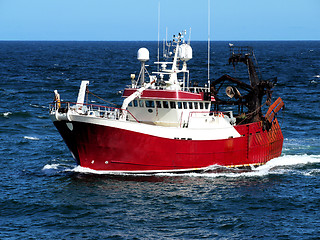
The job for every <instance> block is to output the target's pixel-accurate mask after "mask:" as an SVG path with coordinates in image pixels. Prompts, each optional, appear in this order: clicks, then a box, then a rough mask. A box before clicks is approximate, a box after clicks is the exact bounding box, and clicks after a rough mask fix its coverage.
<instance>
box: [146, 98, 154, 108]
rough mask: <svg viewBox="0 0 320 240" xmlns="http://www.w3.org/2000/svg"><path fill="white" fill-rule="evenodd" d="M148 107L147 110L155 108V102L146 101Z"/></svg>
mask: <svg viewBox="0 0 320 240" xmlns="http://www.w3.org/2000/svg"><path fill="white" fill-rule="evenodd" d="M146 107H147V108H154V101H151V100H146Z"/></svg>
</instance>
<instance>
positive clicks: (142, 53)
mask: <svg viewBox="0 0 320 240" xmlns="http://www.w3.org/2000/svg"><path fill="white" fill-rule="evenodd" d="M137 58H138V60H139V61H140V62H146V61H148V60H149V50H148V49H146V48H140V49H139V50H138V54H137Z"/></svg>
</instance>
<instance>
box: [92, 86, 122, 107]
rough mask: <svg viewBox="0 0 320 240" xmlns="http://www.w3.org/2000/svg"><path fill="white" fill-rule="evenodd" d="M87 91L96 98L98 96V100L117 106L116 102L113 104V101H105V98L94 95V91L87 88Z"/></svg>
mask: <svg viewBox="0 0 320 240" xmlns="http://www.w3.org/2000/svg"><path fill="white" fill-rule="evenodd" d="M87 93H90V94H92V95H93V96H95V97H96V98H99V99H100V100H102V101H104V102H106V103H109V104H112V105H114V106H116V107H119V105H118V104H114V103H112V102H109V101H107V100H104V99H103V98H101V97H99V96H97V95H95V94H94V93H92V92H90V91H89V89H88V88H87Z"/></svg>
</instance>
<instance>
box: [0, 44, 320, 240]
mask: <svg viewBox="0 0 320 240" xmlns="http://www.w3.org/2000/svg"><path fill="white" fill-rule="evenodd" d="M233 43H234V44H235V45H250V46H253V47H254V49H255V56H256V58H257V60H258V63H259V68H260V72H261V75H262V76H263V78H264V79H268V78H273V77H278V84H277V86H276V87H275V89H274V93H273V100H275V99H277V98H278V97H279V96H280V97H281V98H282V99H283V101H284V102H285V106H286V108H285V110H284V111H282V112H281V113H280V114H279V122H280V125H281V128H282V131H283V135H284V146H283V152H282V155H281V157H279V158H276V159H273V160H271V161H270V162H268V163H267V164H266V165H264V166H260V167H257V168H254V169H252V170H251V171H244V170H237V169H235V170H230V169H224V168H221V169H219V170H217V171H214V172H212V173H189V174H154V175H139V176H136V175H105V174H99V173H97V172H91V171H86V170H85V169H83V168H81V167H78V166H76V164H75V161H74V160H73V159H72V156H71V154H70V152H69V151H68V149H67V147H66V145H65V144H64V142H63V140H62V138H61V136H60V135H59V133H58V131H57V130H56V129H55V127H54V126H53V124H52V122H51V120H50V119H49V117H48V111H49V104H50V103H51V102H52V100H53V96H54V95H53V90H55V89H58V91H59V93H60V95H61V98H62V99H63V100H66V101H67V100H68V101H76V97H77V93H78V88H79V86H80V82H81V80H89V81H90V85H89V89H90V91H91V92H93V93H95V94H96V95H98V96H100V97H102V98H103V99H105V100H108V101H110V102H113V103H116V104H121V101H122V99H121V91H122V90H123V88H124V87H125V86H126V85H127V84H129V83H130V74H132V73H135V74H136V76H137V75H138V74H139V70H140V63H139V62H138V61H137V60H136V54H137V50H138V49H139V48H140V47H147V48H148V49H149V50H150V57H151V60H150V61H149V62H148V63H149V64H150V67H148V68H149V69H150V70H149V71H150V72H151V71H154V70H156V69H154V68H153V67H152V66H151V65H153V64H152V63H153V62H154V61H156V59H157V43H156V42H23V41H20V42H4V41H2V42H0V78H1V83H0V94H1V100H0V103H1V104H0V141H1V144H0V156H1V157H0V169H1V171H0V239H204V238H207V239H256V238H257V239H319V236H320V227H319V226H320V214H319V209H320V127H319V122H320V114H319V112H320V111H319V109H320V87H319V86H320V41H288V42H286V41H279V42H278V41H266V42H263V41H261V42H233ZM191 46H192V47H193V59H192V60H190V61H189V62H188V67H189V70H190V78H191V79H192V80H195V81H198V82H199V83H200V84H201V83H205V82H206V79H207V43H206V42H191ZM228 57H229V47H228V42H212V43H211V59H212V61H211V67H210V77H211V79H216V78H218V77H220V76H222V75H224V74H229V75H231V76H234V77H239V78H240V79H241V78H245V76H246V74H247V72H245V71H244V73H242V72H240V71H239V70H240V69H241V66H240V65H239V66H237V67H236V69H234V68H233V67H232V66H231V65H229V64H228ZM238 69H239V70H238ZM242 70H243V69H242ZM98 101H99V100H98V99H97V100H96V99H95V100H92V102H96V103H98Z"/></svg>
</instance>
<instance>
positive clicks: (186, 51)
mask: <svg viewBox="0 0 320 240" xmlns="http://www.w3.org/2000/svg"><path fill="white" fill-rule="evenodd" d="M178 58H180V60H182V61H189V60H190V59H192V48H191V46H190V45H188V44H186V43H183V44H181V45H180V46H179V49H178Z"/></svg>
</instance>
